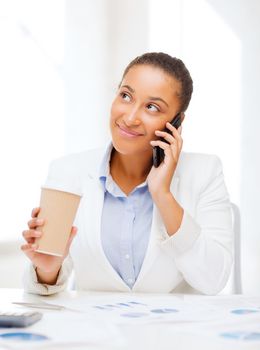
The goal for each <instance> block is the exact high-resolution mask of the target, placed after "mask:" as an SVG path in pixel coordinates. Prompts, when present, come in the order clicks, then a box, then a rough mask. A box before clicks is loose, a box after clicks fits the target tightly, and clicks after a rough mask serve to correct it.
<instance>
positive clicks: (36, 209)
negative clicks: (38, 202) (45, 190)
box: [31, 207, 41, 218]
mask: <svg viewBox="0 0 260 350" xmlns="http://www.w3.org/2000/svg"><path fill="white" fill-rule="evenodd" d="M40 210H41V208H40V207H36V208H33V210H32V213H31V217H32V218H36V217H37V216H38V214H39V212H40Z"/></svg>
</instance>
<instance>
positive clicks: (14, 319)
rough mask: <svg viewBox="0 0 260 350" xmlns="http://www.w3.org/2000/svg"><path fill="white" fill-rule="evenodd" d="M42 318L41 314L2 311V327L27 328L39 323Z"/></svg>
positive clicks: (0, 320) (0, 322) (0, 321)
mask: <svg viewBox="0 0 260 350" xmlns="http://www.w3.org/2000/svg"><path fill="white" fill-rule="evenodd" d="M41 318H42V313H41V312H34V311H29V312H27V311H24V312H21V311H18V312H17V311H14V312H1V311H0V327H19V328H20V327H27V326H30V325H31V324H33V323H35V322H37V321H39V320H40V319H41Z"/></svg>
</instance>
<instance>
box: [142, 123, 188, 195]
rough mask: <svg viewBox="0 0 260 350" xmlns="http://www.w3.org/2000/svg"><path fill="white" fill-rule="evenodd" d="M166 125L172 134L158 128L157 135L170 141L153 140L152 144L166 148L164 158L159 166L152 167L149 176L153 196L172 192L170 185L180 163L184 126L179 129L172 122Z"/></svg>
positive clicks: (148, 180)
mask: <svg viewBox="0 0 260 350" xmlns="http://www.w3.org/2000/svg"><path fill="white" fill-rule="evenodd" d="M166 127H167V128H168V129H169V130H170V131H171V134H169V133H168V132H165V131H159V130H156V131H155V134H156V136H159V137H162V138H164V139H165V140H166V141H167V142H168V143H166V142H164V141H162V140H156V141H151V145H152V146H153V147H154V146H159V147H160V148H162V149H163V150H164V154H165V157H164V160H163V161H162V162H161V164H160V165H159V167H158V168H155V167H154V166H153V167H152V169H151V171H150V173H149V174H148V177H147V182H148V187H149V191H150V193H151V195H152V196H153V197H155V196H160V195H161V194H163V195H164V194H167V193H170V185H171V181H172V177H173V175H174V172H175V169H176V167H177V164H178V160H179V156H180V153H181V149H182V144H183V140H182V137H181V131H182V127H181V126H180V127H179V128H178V130H177V129H176V128H175V127H174V126H172V125H171V124H170V123H167V124H166Z"/></svg>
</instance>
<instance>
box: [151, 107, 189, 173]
mask: <svg viewBox="0 0 260 350" xmlns="http://www.w3.org/2000/svg"><path fill="white" fill-rule="evenodd" d="M181 117H182V115H181V113H178V114H177V115H176V116H175V117H174V118H173V119H172V121H171V122H170V123H171V124H172V126H174V127H175V128H176V129H178V128H179V127H180V125H181ZM163 131H166V132H168V133H169V134H170V133H171V132H170V130H169V129H167V128H165V129H164V130H163ZM160 139H161V140H162V141H164V142H167V141H165V139H164V138H162V137H161V138H160ZM163 159H164V150H163V149H161V148H160V147H159V146H155V147H153V165H154V167H155V168H158V166H159V165H160V164H161V162H162V161H163Z"/></svg>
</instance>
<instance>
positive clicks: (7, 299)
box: [0, 289, 260, 350]
mask: <svg viewBox="0 0 260 350" xmlns="http://www.w3.org/2000/svg"><path fill="white" fill-rule="evenodd" d="M21 301H24V302H37V303H38V302H42V301H44V302H47V303H50V304H59V305H63V306H65V307H67V308H65V309H63V310H59V311H57V310H46V309H38V310H39V311H41V312H43V318H42V320H41V321H39V322H38V323H36V324H34V325H32V326H30V327H28V328H24V329H21V330H20V331H22V332H32V333H37V334H43V335H46V336H47V337H49V339H50V340H47V341H45V343H43V342H38V343H32V342H30V343H26V346H25V344H24V342H22V341H20V342H19V343H10V341H9V343H8V349H12V348H14V349H25V348H26V349H34V348H35V349H36V348H37V349H38V348H40V347H39V346H40V345H41V348H44V349H50V350H54V349H61V348H69V349H70V350H73V349H86V348H87V349H97V348H98V349H106V350H110V349H124V350H125V349H127V350H128V349H131V350H138V349H142V350H144V349H149V350H157V349H160V350H163V349H165V350H168V349H177V350H183V349H185V350H186V349H190V348H192V350H196V349H199V350H203V349H207V350H208V349H210V350H220V349H221V350H223V349H225V350H233V349H236V350H259V349H260V296H258V297H257V296H256V297H253V296H251V297H249V296H241V295H233V296H224V295H221V296H213V297H208V296H201V295H182V294H132V293H120V294H118V293H94V292H75V291H67V292H64V293H61V294H58V295H53V296H48V297H43V296H36V295H32V294H25V293H23V291H22V290H18V289H0V309H2V310H36V309H29V308H23V307H21V306H15V305H13V304H12V302H21ZM13 331H14V330H10V329H9V330H5V329H0V334H2V333H6V332H13ZM39 344H40V345H39ZM43 345H44V346H43ZM2 349H7V347H4V344H3V343H2V344H1V343H0V350H2Z"/></svg>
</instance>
